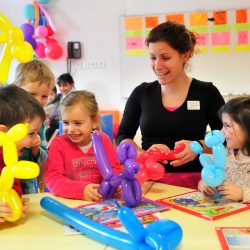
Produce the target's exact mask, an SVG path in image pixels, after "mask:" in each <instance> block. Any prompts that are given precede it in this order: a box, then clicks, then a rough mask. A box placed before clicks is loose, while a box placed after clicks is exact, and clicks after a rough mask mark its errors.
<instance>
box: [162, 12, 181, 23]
mask: <svg viewBox="0 0 250 250" xmlns="http://www.w3.org/2000/svg"><path fill="white" fill-rule="evenodd" d="M166 21H172V22H176V23H180V24H184V15H183V14H173V15H167V16H166Z"/></svg>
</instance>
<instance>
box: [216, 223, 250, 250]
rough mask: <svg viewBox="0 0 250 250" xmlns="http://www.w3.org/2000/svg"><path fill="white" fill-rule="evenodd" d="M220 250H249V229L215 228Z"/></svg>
mask: <svg viewBox="0 0 250 250" xmlns="http://www.w3.org/2000/svg"><path fill="white" fill-rule="evenodd" d="M215 229H216V233H217V236H218V238H219V241H220V243H221V247H222V250H247V249H248V250H249V249H250V227H216V228H215Z"/></svg>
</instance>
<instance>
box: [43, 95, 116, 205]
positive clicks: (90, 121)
mask: <svg viewBox="0 0 250 250" xmlns="http://www.w3.org/2000/svg"><path fill="white" fill-rule="evenodd" d="M61 116H62V121H63V132H64V134H63V135H61V136H58V137H56V138H54V139H53V141H52V143H51V145H50V148H49V156H48V160H47V163H46V173H45V181H46V185H47V187H48V188H49V190H50V191H51V193H52V194H54V195H58V196H62V197H65V198H73V199H81V200H89V201H99V200H100V199H101V198H102V197H101V195H100V194H99V193H98V191H97V190H98V187H99V184H100V182H101V181H102V176H101V174H100V172H99V169H98V166H97V163H96V160H95V157H94V151H93V147H92V141H91V132H92V131H93V130H94V129H97V128H98V127H99V121H100V116H99V114H98V106H97V102H96V99H95V96H94V95H93V94H92V93H90V92H88V91H73V92H71V93H70V94H69V95H67V96H66V97H65V98H64V99H63V101H62V103H61ZM100 135H101V138H102V141H103V145H104V147H105V150H106V153H107V156H108V158H109V161H110V163H111V165H112V166H113V167H114V170H115V172H118V171H119V170H120V166H119V163H118V161H117V159H116V155H115V152H114V151H113V148H112V143H111V141H110V140H109V138H108V136H107V135H106V134H104V133H100Z"/></svg>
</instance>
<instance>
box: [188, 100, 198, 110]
mask: <svg viewBox="0 0 250 250" xmlns="http://www.w3.org/2000/svg"><path fill="white" fill-rule="evenodd" d="M187 109H188V110H200V101H187Z"/></svg>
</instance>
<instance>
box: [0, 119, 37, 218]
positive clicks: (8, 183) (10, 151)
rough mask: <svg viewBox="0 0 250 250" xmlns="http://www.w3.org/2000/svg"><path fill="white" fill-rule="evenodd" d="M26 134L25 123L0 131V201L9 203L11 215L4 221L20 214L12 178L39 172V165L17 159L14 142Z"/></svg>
mask: <svg viewBox="0 0 250 250" xmlns="http://www.w3.org/2000/svg"><path fill="white" fill-rule="evenodd" d="M26 134H27V124H17V125H15V126H13V127H12V128H11V129H10V130H9V131H8V132H7V133H4V132H2V131H0V147H2V148H3V160H4V163H5V165H6V166H5V167H4V168H3V170H2V173H1V176H0V201H2V202H6V203H8V204H9V206H10V208H11V210H12V214H13V215H12V216H9V217H4V219H5V220H6V221H10V222H13V221H16V220H18V219H19V218H20V217H21V215H22V202H21V199H20V197H19V195H18V194H17V192H16V191H15V190H14V189H12V186H13V183H14V178H20V179H31V178H34V177H36V176H38V174H39V166H38V165H37V164H36V163H34V162H30V161H18V153H17V148H16V142H17V141H20V140H21V139H22V138H24V137H25V136H26Z"/></svg>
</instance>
